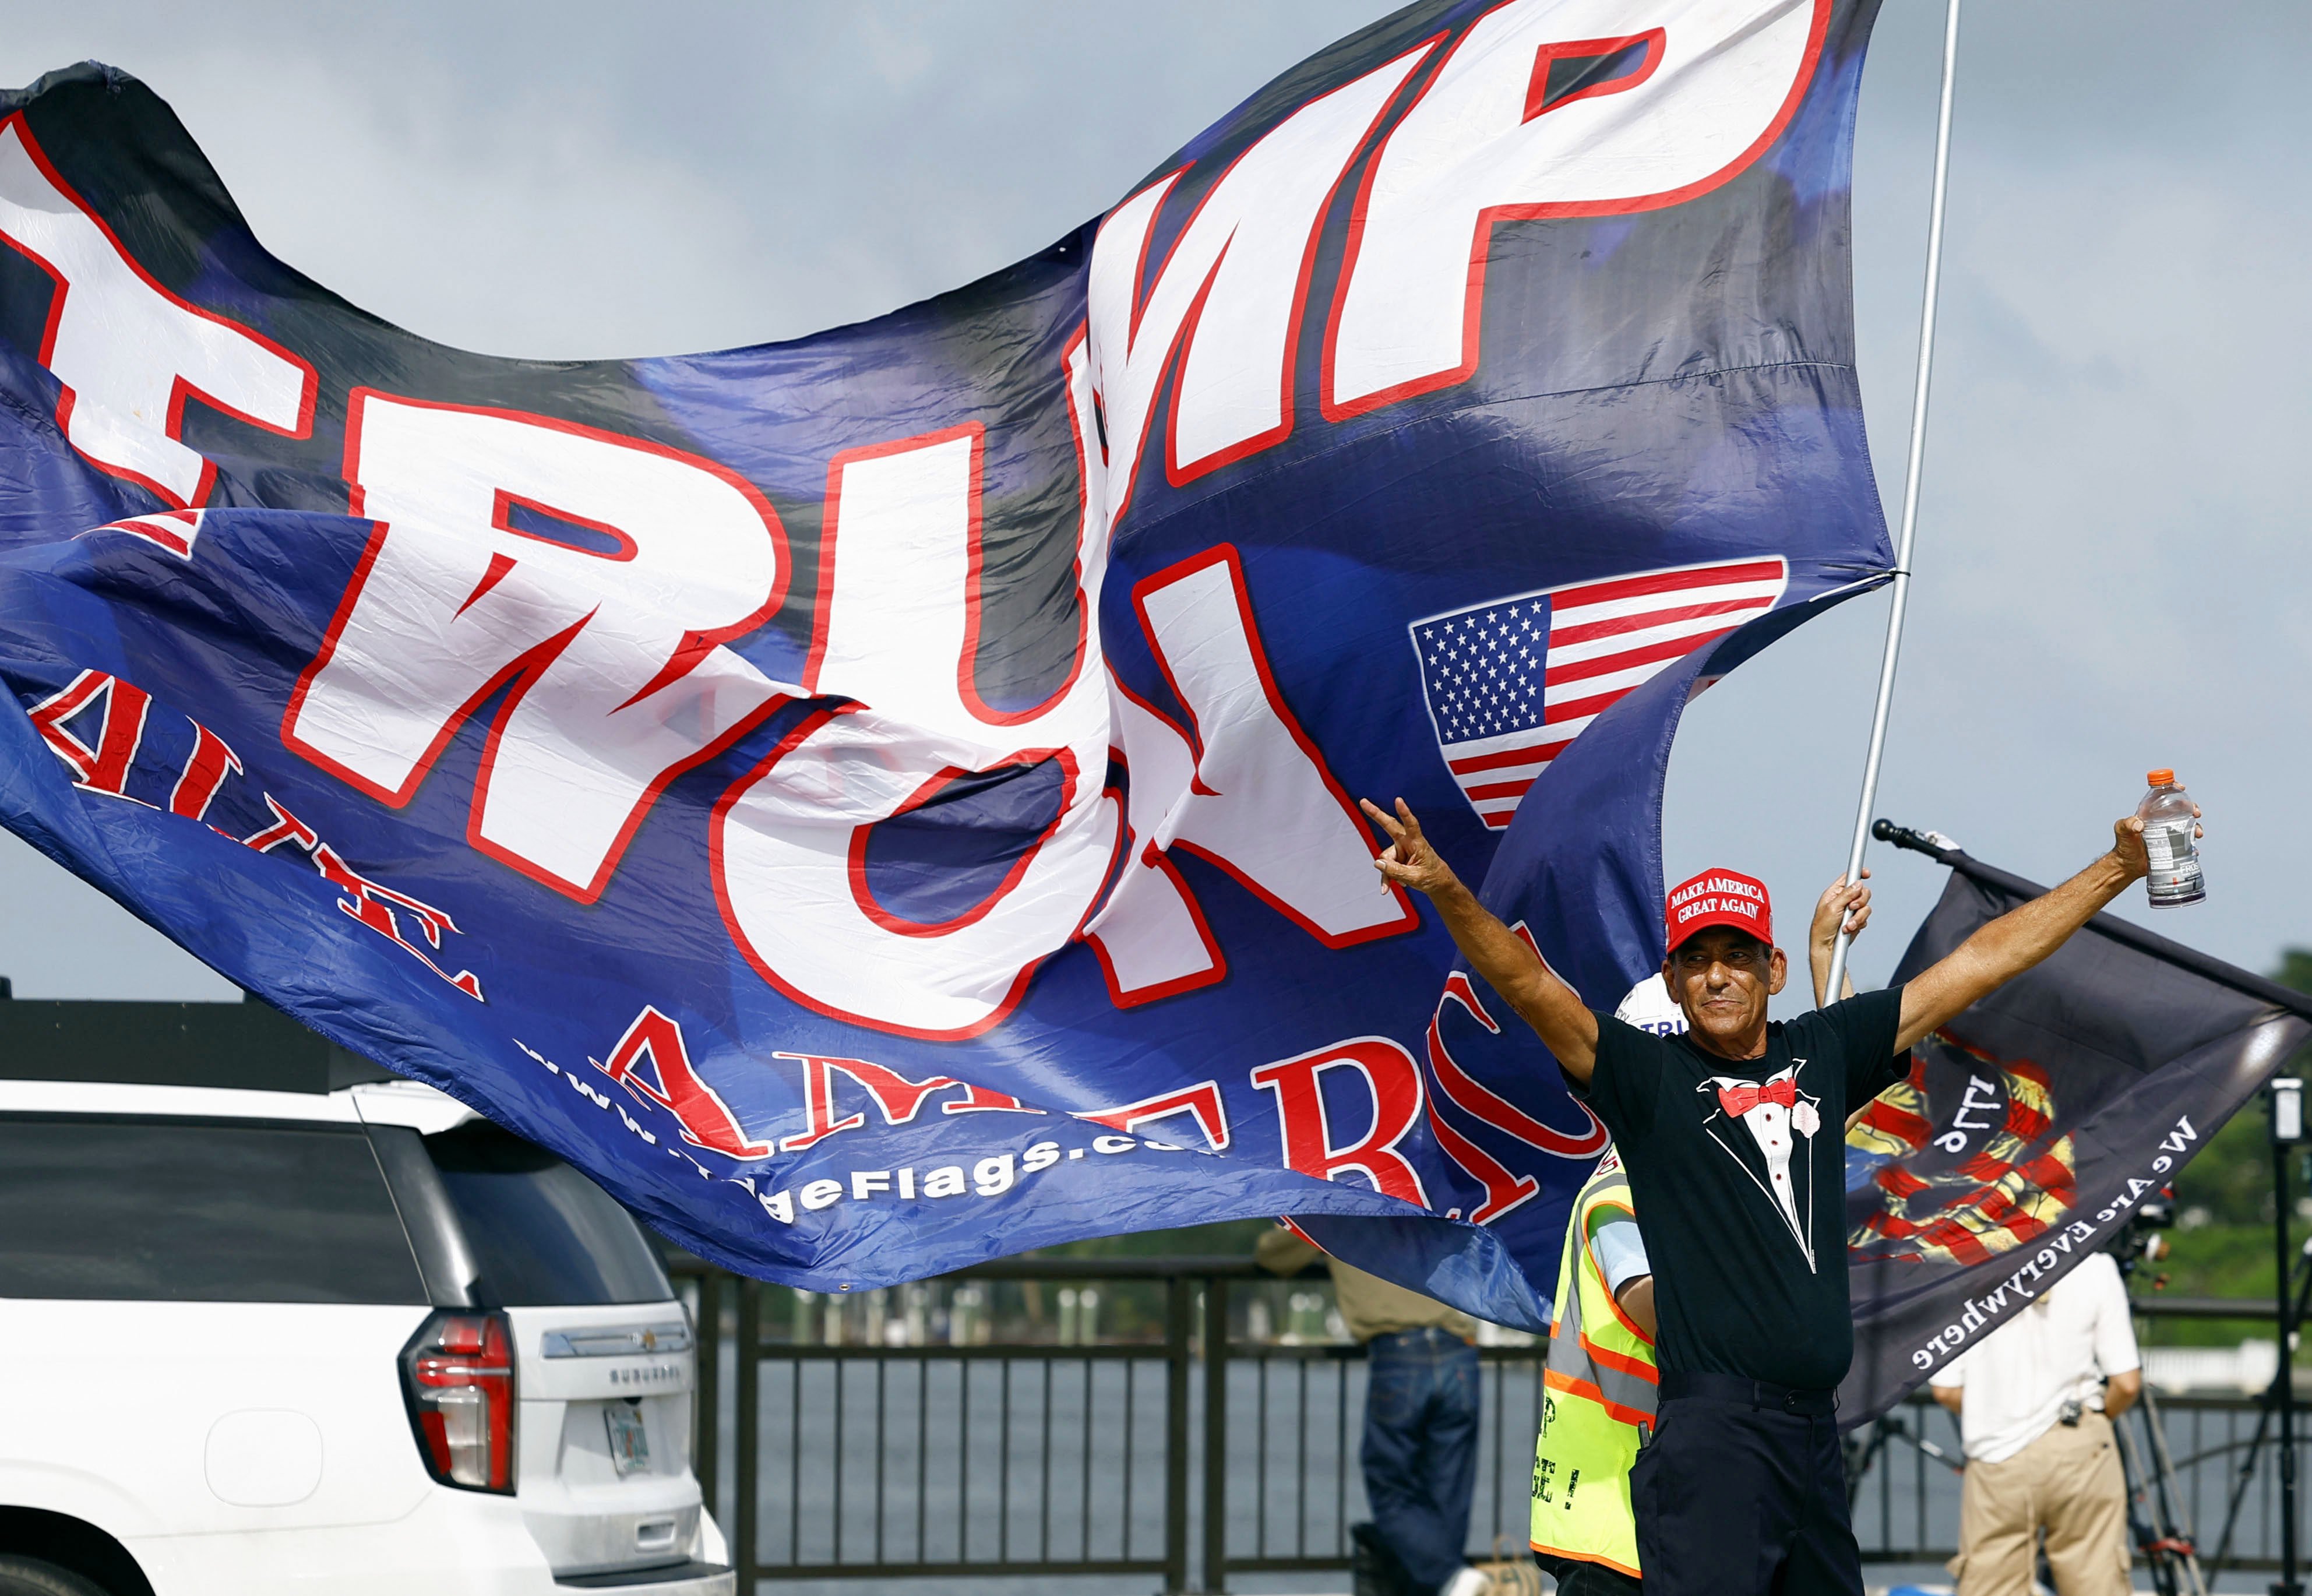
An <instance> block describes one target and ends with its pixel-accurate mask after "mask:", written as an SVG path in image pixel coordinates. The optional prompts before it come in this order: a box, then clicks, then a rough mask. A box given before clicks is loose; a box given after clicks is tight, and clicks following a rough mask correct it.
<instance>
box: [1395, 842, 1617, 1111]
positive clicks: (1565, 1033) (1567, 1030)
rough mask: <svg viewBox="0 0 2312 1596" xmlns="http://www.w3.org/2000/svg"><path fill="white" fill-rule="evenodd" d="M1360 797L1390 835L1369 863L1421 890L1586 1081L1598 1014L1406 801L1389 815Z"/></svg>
mask: <svg viewBox="0 0 2312 1596" xmlns="http://www.w3.org/2000/svg"><path fill="white" fill-rule="evenodd" d="M1359 802H1361V803H1362V805H1363V808H1364V811H1365V813H1366V814H1367V815H1369V816H1371V819H1372V822H1373V824H1374V825H1376V826H1379V828H1380V829H1381V831H1382V834H1383V835H1385V836H1386V837H1388V846H1387V847H1386V848H1383V849H1382V850H1381V853H1380V856H1379V858H1377V859H1375V860H1374V861H1373V867H1374V868H1375V869H1377V870H1379V872H1380V873H1381V874H1383V875H1385V876H1387V877H1388V879H1389V880H1390V881H1395V882H1397V884H1398V885H1399V886H1405V887H1411V888H1412V889H1413V890H1414V891H1416V892H1422V893H1425V894H1427V896H1428V898H1429V901H1430V902H1431V903H1432V904H1434V905H1435V906H1436V908H1437V915H1438V917H1439V918H1440V919H1441V920H1443V921H1444V922H1445V929H1446V930H1447V931H1449V932H1450V933H1452V935H1453V945H1454V946H1456V947H1458V948H1459V949H1460V950H1461V956H1462V957H1463V958H1465V959H1467V960H1468V961H1469V968H1470V969H1473V970H1475V971H1476V973H1477V974H1478V975H1479V976H1481V977H1483V978H1484V982H1485V984H1486V985H1487V986H1489V987H1492V988H1493V990H1494V991H1496V992H1498V993H1500V994H1501V995H1502V999H1503V1000H1504V1001H1505V1002H1507V1003H1508V1004H1509V1005H1510V1007H1511V1008H1513V1009H1515V1010H1516V1011H1517V1012H1518V1017H1519V1019H1521V1020H1523V1021H1524V1022H1526V1023H1527V1024H1528V1025H1530V1026H1532V1027H1533V1029H1534V1034H1536V1035H1537V1036H1538V1037H1540V1038H1541V1039H1542V1041H1543V1043H1544V1044H1545V1045H1546V1047H1547V1048H1549V1050H1550V1051H1551V1052H1552V1053H1554V1054H1555V1055H1556V1056H1557V1062H1558V1063H1559V1065H1562V1066H1563V1068H1564V1070H1565V1073H1566V1074H1569V1075H1571V1076H1572V1077H1573V1078H1574V1079H1575V1080H1576V1081H1587V1080H1589V1075H1590V1072H1591V1071H1592V1070H1594V1069H1595V1068H1596V1067H1597V1064H1598V1017H1597V1016H1596V1015H1595V1014H1592V1013H1590V1012H1589V1010H1588V1009H1586V1008H1584V1007H1583V1006H1582V1004H1581V995H1580V994H1579V993H1577V992H1575V991H1574V990H1573V988H1572V987H1569V986H1567V985H1566V984H1565V983H1564V982H1563V981H1561V980H1559V979H1558V978H1557V976H1556V974H1555V973H1554V971H1552V970H1551V969H1550V968H1549V966H1548V965H1546V964H1545V963H1543V962H1542V960H1541V955H1540V952H1539V951H1537V949H1536V948H1534V947H1533V946H1532V944H1531V943H1528V942H1524V941H1520V940H1519V937H1518V934H1517V933H1515V932H1513V931H1511V929H1510V928H1509V927H1508V926H1506V925H1502V922H1501V919H1500V917H1499V916H1496V915H1494V914H1493V912H1492V911H1491V910H1490V909H1488V908H1485V906H1484V904H1482V903H1479V902H1478V901H1477V898H1476V894H1475V893H1474V892H1471V891H1470V890H1469V889H1468V888H1467V887H1465V886H1463V885H1462V884H1461V878H1460V877H1459V876H1458V875H1455V874H1454V873H1453V867H1452V866H1451V865H1449V864H1446V863H1445V861H1444V860H1443V859H1442V858H1441V857H1440V856H1439V855H1438V852H1437V850H1436V849H1435V848H1433V847H1431V846H1429V839H1428V838H1427V837H1423V835H1422V834H1421V822H1420V821H1419V820H1416V819H1414V813H1413V811H1412V810H1411V809H1410V808H1408V807H1406V802H1405V800H1404V799H1402V798H1400V799H1398V800H1397V812H1396V813H1395V814H1391V813H1389V812H1388V811H1387V810H1385V809H1383V808H1381V807H1380V805H1379V804H1378V803H1375V802H1372V800H1371V799H1370V798H1367V799H1361V800H1359Z"/></svg>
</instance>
